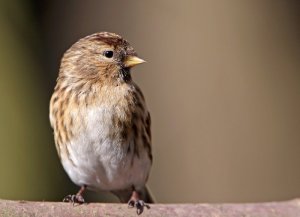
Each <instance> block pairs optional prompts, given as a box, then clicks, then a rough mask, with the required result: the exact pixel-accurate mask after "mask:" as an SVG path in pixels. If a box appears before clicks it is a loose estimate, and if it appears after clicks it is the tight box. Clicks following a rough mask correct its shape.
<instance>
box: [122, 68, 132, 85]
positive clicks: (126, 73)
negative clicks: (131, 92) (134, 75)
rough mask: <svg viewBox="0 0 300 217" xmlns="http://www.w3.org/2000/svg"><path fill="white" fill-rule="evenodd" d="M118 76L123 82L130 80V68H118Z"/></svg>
mask: <svg viewBox="0 0 300 217" xmlns="http://www.w3.org/2000/svg"><path fill="white" fill-rule="evenodd" d="M120 77H121V79H122V80H123V81H125V82H128V81H131V74H130V69H129V68H122V69H121V70H120Z"/></svg>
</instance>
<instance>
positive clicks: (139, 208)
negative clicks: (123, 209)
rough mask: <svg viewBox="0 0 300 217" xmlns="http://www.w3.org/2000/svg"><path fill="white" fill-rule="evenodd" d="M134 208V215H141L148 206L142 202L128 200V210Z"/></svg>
mask: <svg viewBox="0 0 300 217" xmlns="http://www.w3.org/2000/svg"><path fill="white" fill-rule="evenodd" d="M134 207H135V208H136V213H137V214H138V215H140V214H142V213H143V211H144V208H145V207H146V208H147V209H150V206H149V205H148V204H146V203H145V202H144V201H143V200H133V199H131V200H129V202H128V208H134Z"/></svg>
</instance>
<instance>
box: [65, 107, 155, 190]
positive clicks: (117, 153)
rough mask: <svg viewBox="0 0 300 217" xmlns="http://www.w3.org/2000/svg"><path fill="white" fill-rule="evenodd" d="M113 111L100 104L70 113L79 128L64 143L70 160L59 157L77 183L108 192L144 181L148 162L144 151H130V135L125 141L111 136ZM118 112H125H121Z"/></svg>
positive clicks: (147, 170)
mask: <svg viewBox="0 0 300 217" xmlns="http://www.w3.org/2000/svg"><path fill="white" fill-rule="evenodd" d="M115 113H116V111H115V107H114V106H108V105H105V104H101V105H94V106H92V107H87V108H85V109H84V110H80V111H79V110H78V111H75V112H74V113H73V114H72V116H73V117H74V118H75V119H76V117H81V118H82V119H81V121H82V126H83V127H81V128H80V129H81V130H80V133H79V134H78V135H75V137H74V139H71V140H70V141H69V143H68V144H67V147H68V152H69V156H70V159H71V160H62V164H63V166H64V168H65V170H66V172H67V173H68V175H69V177H70V178H71V180H72V181H73V182H74V183H76V184H77V185H79V186H82V185H87V186H88V187H89V188H90V189H93V190H108V191H109V190H120V189H125V188H128V187H131V186H132V185H134V186H143V185H144V184H145V182H146V179H147V176H148V173H149V170H150V167H151V162H150V160H149V158H148V155H147V153H146V151H144V152H141V153H140V155H139V157H137V156H135V155H134V154H133V146H134V144H133V141H134V140H133V139H132V138H130V139H129V141H128V142H126V143H125V144H123V143H124V142H122V141H121V140H116V139H111V137H110V133H111V129H112V127H113V122H112V114H115ZM118 114H119V115H125V114H122V111H119V113H118ZM129 146H131V148H130V150H131V151H130V152H128V147H129Z"/></svg>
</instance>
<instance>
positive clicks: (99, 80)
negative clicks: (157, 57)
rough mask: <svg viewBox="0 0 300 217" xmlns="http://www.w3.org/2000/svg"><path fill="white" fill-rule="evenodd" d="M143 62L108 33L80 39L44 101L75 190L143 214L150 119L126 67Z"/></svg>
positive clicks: (75, 197)
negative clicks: (100, 194) (105, 196)
mask: <svg viewBox="0 0 300 217" xmlns="http://www.w3.org/2000/svg"><path fill="white" fill-rule="evenodd" d="M142 62H144V61H143V60H142V59H140V58H138V57H137V54H136V52H135V51H134V49H133V48H132V47H131V46H130V44H129V43H128V42H127V41H126V40H124V39H123V38H121V37H120V36H118V35H116V34H114V33H108V32H101V33H96V34H93V35H90V36H87V37H85V38H83V39H80V40H79V41H78V42H76V43H75V44H74V45H72V46H71V48H70V49H69V50H67V51H66V53H65V54H64V56H63V58H62V61H61V67H60V70H59V75H58V78H57V84H56V87H55V89H54V93H53V95H52V98H51V101H50V123H51V126H52V128H53V129H54V138H55V144H56V149H57V152H58V155H59V157H60V159H61V162H62V165H63V167H64V169H65V170H66V172H67V174H68V175H69V177H70V178H71V180H72V181H73V182H74V183H75V184H77V185H79V186H81V190H80V191H79V192H78V193H77V194H76V195H70V196H67V197H66V198H65V201H73V202H79V203H80V202H83V201H84V200H83V197H82V193H83V191H84V190H85V189H86V188H87V189H91V190H95V191H97V190H105V191H111V192H113V193H114V194H116V195H117V196H118V197H119V198H120V200H121V201H122V202H125V201H126V202H128V203H129V205H130V206H134V207H136V208H137V212H138V214H140V213H141V212H142V211H143V207H144V205H145V204H144V202H143V201H142V200H145V202H152V201H151V197H150V196H149V194H148V192H147V189H146V188H145V183H146V181H147V179H148V175H149V172H150V168H151V164H152V153H151V130H150V127H151V118H150V114H149V112H148V110H147V107H146V104H145V98H144V96H143V94H142V91H141V90H140V88H139V87H138V86H137V85H136V84H135V83H134V82H133V81H132V78H131V74H130V68H131V67H133V66H135V65H137V64H140V63H142Z"/></svg>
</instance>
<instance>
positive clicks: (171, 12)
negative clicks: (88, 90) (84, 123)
mask: <svg viewBox="0 0 300 217" xmlns="http://www.w3.org/2000/svg"><path fill="white" fill-rule="evenodd" d="M299 9H300V1H298V0H295V1H292V0H286V1H281V0H253V1H240V0H228V1H221V0H220V1H210V0H201V1H198V0H188V1H173V0H163V1H162V0H161V1H138V0H131V1H115V0H113V1H96V0H86V1H79V0H72V1H71V0H67V1H59V0H51V1H50V0H48V1H37V0H10V1H5V0H1V1H0V29H1V30H0V31H1V34H0V73H1V75H0V98H1V106H0V138H1V139H0V174H1V178H0V198H3V199H22V200H48V201H50V200H51V201H52V200H55V201H60V200H61V199H62V198H63V197H64V196H65V195H67V194H69V193H75V192H76V191H77V190H78V188H77V187H76V186H75V185H74V184H73V183H71V181H70V180H69V178H68V177H67V176H66V174H65V172H64V170H63V168H62V166H61V165H60V162H59V159H58V157H57V154H56V150H55V146H54V141H53V135H52V129H51V128H50V124H49V120H48V104H49V99H50V96H51V93H52V91H53V88H54V85H55V79H56V76H57V73H58V68H59V64H60V58H61V57H62V55H63V53H64V51H65V50H66V49H68V48H69V47H70V46H71V45H72V44H73V43H74V42H76V41H77V40H78V39H79V38H81V37H83V36H86V35H89V34H91V33H94V32H99V31H111V32H116V33H118V34H120V35H122V36H123V37H124V38H126V39H128V41H129V42H130V43H131V44H132V45H133V46H134V48H135V49H136V50H137V51H138V53H139V55H140V56H141V57H142V58H144V59H146V60H147V64H143V65H141V66H139V67H137V68H135V69H134V70H133V72H132V74H133V77H134V79H135V80H136V82H137V83H138V84H139V85H140V87H141V88H142V90H143V92H144V94H145V96H146V99H147V103H148V107H149V109H150V111H151V113H152V119H153V126H152V131H153V150H154V164H153V169H152V172H151V175H150V180H149V183H148V184H149V186H150V187H151V189H152V191H153V193H154V195H155V196H156V198H157V200H158V202H163V203H167V202H168V203H171V202H259V201H273V200H285V199H292V198H295V197H299V196H300V29H299V26H300V14H299ZM88 197H89V198H90V200H92V201H102V202H112V201H116V198H114V197H112V196H110V195H109V194H102V193H100V194H93V193H90V194H89V196H88Z"/></svg>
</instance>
